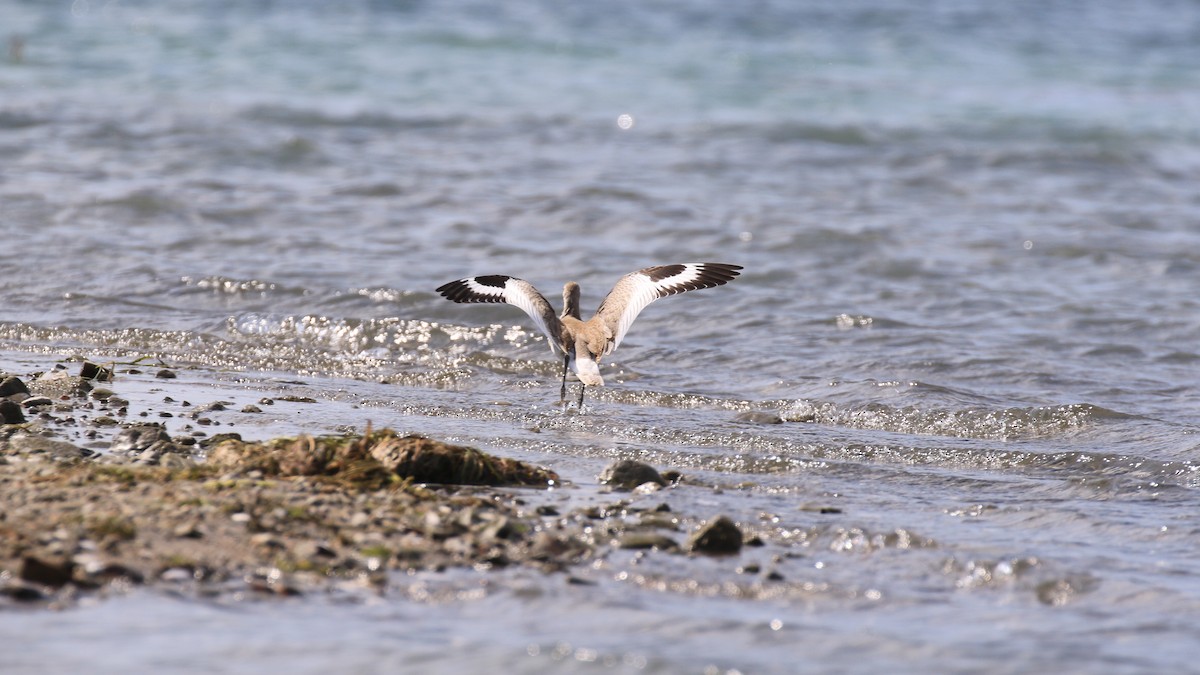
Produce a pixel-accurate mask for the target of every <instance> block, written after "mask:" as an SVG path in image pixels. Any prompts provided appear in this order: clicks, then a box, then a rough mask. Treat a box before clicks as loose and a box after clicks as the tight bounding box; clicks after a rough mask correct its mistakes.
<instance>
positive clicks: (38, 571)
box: [20, 555, 75, 588]
mask: <svg viewBox="0 0 1200 675" xmlns="http://www.w3.org/2000/svg"><path fill="white" fill-rule="evenodd" d="M74 571H75V563H73V562H71V561H70V560H58V561H54V562H47V561H45V560H42V559H41V558H37V557H35V556H31V555H27V556H25V557H24V558H23V559H22V560H21V572H20V577H21V580H22V581H28V582H29V583H31V584H41V585H43V586H53V587H54V588H58V587H60V586H65V585H67V584H69V583H70V582H71V575H72V574H73V573H74Z"/></svg>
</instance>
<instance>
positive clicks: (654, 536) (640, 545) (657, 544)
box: [617, 531, 679, 551]
mask: <svg viewBox="0 0 1200 675" xmlns="http://www.w3.org/2000/svg"><path fill="white" fill-rule="evenodd" d="M617 547H618V548H628V549H635V550H637V549H648V548H655V549H658V550H660V551H678V550H679V544H678V543H676V541H675V540H674V539H672V538H670V537H668V536H667V535H665V534H660V533H658V532H644V531H634V532H626V533H624V534H622V535H621V536H620V537H619V538H618V539H617Z"/></svg>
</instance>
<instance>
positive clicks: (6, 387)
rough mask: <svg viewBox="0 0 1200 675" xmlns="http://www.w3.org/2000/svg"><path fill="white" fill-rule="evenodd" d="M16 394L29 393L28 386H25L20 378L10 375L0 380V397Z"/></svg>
mask: <svg viewBox="0 0 1200 675" xmlns="http://www.w3.org/2000/svg"><path fill="white" fill-rule="evenodd" d="M17 394H24V395H25V396H28V395H29V387H27V386H25V383H24V382H22V381H21V379H20V378H18V377H15V376H12V375H10V376H8V377H6V378H4V379H3V380H0V397H9V396H14V395H17Z"/></svg>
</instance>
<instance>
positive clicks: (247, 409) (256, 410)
mask: <svg viewBox="0 0 1200 675" xmlns="http://www.w3.org/2000/svg"><path fill="white" fill-rule="evenodd" d="M242 412H244V413H260V412H262V408H260V407H258V406H256V405H254V404H250V405H246V406H242Z"/></svg>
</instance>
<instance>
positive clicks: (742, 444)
mask: <svg viewBox="0 0 1200 675" xmlns="http://www.w3.org/2000/svg"><path fill="white" fill-rule="evenodd" d="M1198 27H1200V6H1198V5H1196V4H1195V3H1191V2H1160V3H1140V4H1136V5H1130V4H1129V3H1118V2H1098V3H1097V2H1092V3H1053V4H1052V5H1046V4H1045V3H1033V2H1015V3H1003V4H996V3H985V2H945V3H924V4H920V5H914V4H913V3H907V2H900V1H898V0H875V1H874V2H868V3H855V4H854V5H853V6H846V7H842V6H836V7H835V6H826V5H824V4H823V3H771V2H761V3H745V4H739V3H732V4H730V3H716V2H704V3H690V4H689V5H688V6H687V7H677V6H676V5H674V4H669V3H661V4H659V3H645V2H608V3H602V4H595V5H591V4H588V5H583V6H579V7H570V8H567V7H560V6H559V5H558V3H552V2H532V1H530V2H519V3H506V4H504V5H502V6H496V5H494V3H472V2H465V1H464V2H454V3H451V2H445V3H436V2H428V3H422V2H408V3H383V2H342V3H336V4H330V3H288V4H286V5H274V4H267V3H262V4H255V5H253V6H246V4H245V3H224V2H178V3H170V4H169V5H158V4H153V3H139V2H124V3H102V2H87V1H86V0H77V1H76V2H74V3H70V4H65V3H54V4H51V5H44V4H42V3H28V2H15V1H13V0H7V1H3V2H0V40H3V41H5V44H4V47H5V49H4V51H3V52H2V53H0V57H6V58H3V59H0V236H2V237H3V242H2V244H0V269H3V270H4V271H5V273H4V274H3V275H2V278H0V350H3V351H2V354H3V360H4V365H5V368H6V369H9V370H15V371H16V372H29V371H32V370H40V369H44V368H46V367H48V366H49V365H50V364H51V363H52V362H53V360H54V359H61V358H65V357H68V356H71V355H76V354H78V355H84V356H87V357H90V358H100V359H118V360H120V359H133V358H138V357H151V358H157V359H162V360H164V361H165V362H168V363H171V364H173V365H177V366H178V367H180V368H181V373H182V374H184V376H185V377H186V378H191V380H193V381H194V382H195V383H197V384H196V386H204V385H203V384H202V383H205V382H208V383H215V384H214V385H212V386H215V387H217V388H219V389H220V390H221V391H222V392H223V393H222V395H223V396H224V395H230V392H232V395H233V397H234V398H236V397H237V396H238V395H242V396H245V397H247V398H249V399H250V400H253V399H255V398H257V392H258V391H260V390H269V389H270V388H272V387H277V386H279V383H280V382H293V381H303V382H304V383H305V385H304V386H305V387H306V388H307V390H308V391H310V392H312V393H313V395H314V396H316V397H317V398H320V399H322V400H323V401H326V403H324V404H323V405H324V406H325V408H324V410H325V411H326V412H325V413H324V416H323V417H322V418H321V419H315V420H305V421H299V420H296V419H294V418H284V417H282V416H281V415H282V414H280V415H277V416H276V417H273V418H271V419H269V420H268V421H265V422H263V421H256V420H253V419H241V418H238V417H237V416H236V415H235V414H232V413H231V414H230V416H229V417H228V418H227V419H228V421H229V422H230V423H234V424H236V425H237V426H238V428H239V429H240V430H241V431H242V433H243V434H246V435H255V434H254V432H255V430H256V429H257V431H258V432H259V433H260V434H262V435H264V436H265V435H268V434H270V433H276V432H295V431H298V430H301V429H302V430H306V431H310V432H323V431H332V430H334V429H337V428H342V427H345V426H361V425H362V424H364V423H365V421H366V419H367V418H369V419H371V420H373V422H374V423H375V424H377V425H380V424H386V425H389V426H393V427H395V428H398V429H404V430H411V431H420V432H423V433H428V434H430V435H434V436H437V437H442V438H449V439H454V440H460V441H464V442H470V443H473V444H476V445H479V446H482V447H485V448H487V449H490V450H493V451H495V452H500V453H506V454H510V455H514V456H519V457H521V458H524V459H533V460H535V461H538V462H540V463H543V464H546V465H548V466H550V467H551V468H554V469H555V470H558V471H559V472H560V473H562V474H563V475H564V476H565V477H567V478H569V479H570V480H572V481H574V482H575V483H576V487H574V488H566V489H564V493H565V494H566V495H567V497H568V498H571V499H587V498H591V497H589V495H591V494H592V493H591V492H590V490H591V489H592V488H591V487H590V486H592V485H593V484H594V476H595V474H596V473H597V472H598V471H599V469H600V468H601V467H603V466H604V464H606V463H607V462H608V461H609V460H611V459H612V458H613V457H617V456H630V457H636V458H640V459H644V460H646V461H650V462H652V463H655V464H656V465H659V466H663V467H669V468H675V469H678V470H681V471H683V472H684V473H685V474H687V475H688V476H690V477H693V478H694V479H695V481H696V485H693V486H688V487H684V488H680V489H678V490H676V491H674V492H673V493H672V494H671V495H670V500H671V501H672V506H673V507H675V508H676V509H677V510H686V509H689V508H690V509H691V510H692V511H693V512H696V513H709V512H723V513H728V514H730V515H731V516H732V517H734V518H735V519H737V520H738V521H739V522H741V523H743V524H744V525H745V526H747V527H748V528H750V529H754V530H757V531H761V532H762V533H763V534H764V535H765V536H766V537H767V538H768V539H769V541H772V542H783V541H787V542H791V543H790V544H788V545H786V546H785V545H783V544H778V543H773V544H772V545H771V546H769V547H767V548H766V549H764V551H763V552H761V553H759V552H755V551H750V552H748V553H746V554H743V556H742V558H743V560H741V561H740V562H741V563H746V564H749V563H757V564H760V565H762V566H763V567H764V568H772V569H776V570H777V571H778V572H779V573H780V574H781V575H782V576H783V577H784V581H783V582H781V583H778V584H774V585H773V584H771V583H766V582H764V581H762V580H761V579H760V578H759V577H755V576H754V575H733V577H734V578H735V581H736V583H734V582H729V584H732V585H729V584H726V581H728V579H729V578H730V576H731V574H732V573H731V571H730V570H731V569H732V567H734V566H736V565H737V564H738V563H734V562H728V561H726V562H725V563H710V562H709V561H704V560H692V559H686V558H680V557H678V556H662V557H655V556H649V557H647V558H646V559H645V560H641V561H633V560H626V559H623V558H621V557H620V556H617V557H615V558H614V559H612V560H610V561H609V562H608V563H606V565H604V566H601V567H599V568H596V569H587V570H583V571H581V572H580V574H581V575H583V576H585V577H586V578H587V579H588V580H590V581H592V582H594V585H591V586H581V587H576V586H568V585H565V584H564V581H563V579H562V578H561V577H541V576H539V575H527V574H523V573H503V574H491V575H482V576H474V575H471V574H466V575H464V576H462V577H461V578H460V577H456V576H451V577H450V578H442V577H434V578H432V579H422V580H418V581H414V582H412V584H414V585H415V587H416V588H417V591H420V589H421V588H424V587H423V586H421V584H432V585H434V586H439V585H440V587H444V588H445V589H447V590H445V592H444V593H441V594H434V595H432V596H431V595H430V594H428V593H424V592H417V591H412V590H411V589H412V588H413V587H414V586H412V585H405V584H404V583H402V584H401V585H402V586H403V587H404V588H408V589H409V590H410V591H411V592H402V593H399V594H397V596H398V597H392V598H388V599H385V600H382V601H380V602H379V603H377V604H371V605H368V606H360V605H357V604H350V605H346V604H342V603H339V602H336V601H331V602H325V601H322V600H311V601H309V602H306V603H290V602H288V603H278V604H275V603H268V604H263V605H260V604H250V605H247V606H244V607H234V608H213V607H208V606H203V605H198V604H197V603H194V602H177V601H174V600H167V599H163V598H161V597H158V596H155V595H154V594H153V593H134V594H133V595H131V596H129V597H127V598H123V599H119V600H111V601H105V602H103V603H100V604H98V605H88V606H85V607H82V608H80V609H79V610H76V611H72V612H68V613H66V614H61V615H59V614H54V615H47V614H40V615H39V614H34V615H29V614H20V615H10V616H7V617H0V623H3V625H4V629H3V630H2V631H0V633H2V634H3V635H5V636H6V637H5V638H4V639H5V640H20V641H21V643H22V644H23V645H24V651H23V653H22V655H21V656H20V657H19V659H20V660H19V661H16V662H12V661H10V662H9V665H12V666H17V667H20V668H24V669H29V670H32V669H34V668H36V667H37V666H38V665H39V664H40V665H44V664H46V663H58V664H60V665H62V667H64V668H65V667H68V666H69V665H70V664H69V663H68V662H67V661H65V660H63V659H66V658H67V657H61V656H58V650H59V646H60V645H61V644H62V643H61V641H57V642H56V641H54V640H50V639H48V638H47V637H46V633H47V632H51V633H53V634H54V635H55V636H56V637H59V636H61V637H62V638H65V639H69V640H71V641H72V642H73V643H74V644H76V645H77V646H79V647H80V650H81V652H82V653H87V654H88V659H89V664H91V665H93V666H94V667H97V668H101V669H103V668H105V667H107V668H109V669H112V670H116V669H119V668H121V667H122V665H128V664H131V663H157V664H160V665H163V666H164V667H168V668H173V669H180V670H212V669H217V668H221V669H226V668H234V669H244V670H247V671H250V670H255V669H260V668H262V667H267V665H268V664H269V666H270V667H272V668H278V667H281V666H287V667H288V668H290V669H292V670H306V669H308V670H318V669H320V668H322V667H323V666H322V664H325V665H332V664H334V663H336V664H339V665H341V664H356V667H357V668H358V669H360V670H364V671H368V670H384V669H387V668H388V667H389V664H391V665H393V666H394V665H396V664H397V663H400V662H404V661H405V659H411V658H419V659H420V660H421V661H422V667H423V669H425V670H429V671H443V672H444V671H449V670H451V669H454V670H458V669H460V667H464V666H465V667H471V666H473V665H474V666H478V667H479V668H480V669H481V668H482V667H483V665H482V664H485V663H486V664H487V667H488V668H489V669H491V668H499V669H503V670H509V671H522V670H523V671H537V670H541V669H545V668H548V667H552V666H553V667H556V668H562V667H567V666H571V667H573V668H574V669H576V670H580V671H591V670H595V669H601V670H618V671H619V670H632V671H639V672H667V671H703V670H704V669H706V668H710V669H716V670H717V671H724V670H732V669H741V670H743V671H745V672H759V671H763V672H769V671H774V672H784V671H789V670H792V669H797V668H799V669H812V670H820V671H830V670H832V671H869V670H878V669H879V668H880V667H881V666H883V665H884V664H886V665H887V667H888V668H889V669H900V670H924V669H926V668H927V667H930V666H932V667H935V668H936V669H938V670H943V671H968V670H978V669H986V670H991V671H1011V672H1017V671H1021V672H1024V671H1029V670H1058V671H1094V672H1121V671H1125V672H1139V671H1145V672H1150V671H1157V672H1164V671H1182V670H1188V669H1192V668H1194V665H1193V663H1192V657H1193V656H1194V651H1195V650H1194V645H1195V644H1197V639H1198V638H1200V634H1198V632H1197V630H1196V629H1195V627H1194V626H1193V625H1192V623H1193V622H1191V621H1189V620H1188V617H1190V616H1194V615H1195V613H1196V611H1197V610H1200V565H1197V563H1196V562H1195V555H1194V541H1195V535H1196V533H1197V527H1196V521H1195V518H1194V515H1193V514H1194V513H1195V512H1196V510H1197V507H1198V506H1200V493H1198V491H1197V490H1198V488H1200V472H1198V468H1197V467H1198V465H1200V436H1198V435H1197V430H1198V429H1200V427H1198V426H1197V424H1196V423H1195V412H1196V410H1197V409H1198V404H1200V390H1198V389H1197V386H1196V373H1197V372H1198V371H1197V366H1198V364H1200V349H1198V347H1197V343H1196V335H1197V334H1198V332H1200V311H1198V310H1200V300H1197V296H1196V292H1195V290H1196V289H1197V288H1198V287H1200V230H1198V229H1197V227H1196V223H1197V222H1200V197H1198V196H1197V195H1198V193H1197V191H1196V189H1195V186H1196V185H1197V184H1200V124H1198V123H1197V120H1200V93H1198V92H1200V74H1198V71H1197V70H1196V69H1195V67H1194V65H1195V63H1197V62H1200V40H1197V39H1196V37H1197V30H1198ZM622 115H624V116H627V117H624V118H622V117H621V116H622ZM619 119H620V120H622V122H621V123H620V124H619V123H618V120H619ZM689 260H718V261H722V262H732V263H737V264H741V265H744V266H745V267H746V271H745V273H744V275H743V276H742V277H741V278H739V279H738V280H737V281H736V282H734V283H733V284H731V285H729V286H728V287H725V288H720V289H713V290H707V291H703V292H698V293H695V294H689V295H686V296H683V297H680V298H672V299H669V300H665V301H663V302H661V303H657V304H655V305H652V306H651V307H650V308H648V309H647V310H646V311H645V312H644V313H643V315H642V317H641V318H640V319H639V320H638V323H637V324H636V325H635V326H634V328H633V330H632V331H631V332H630V335H629V337H628V339H627V340H626V341H625V342H624V343H623V344H622V345H621V348H620V350H619V351H618V352H616V353H615V354H614V355H613V356H612V357H611V358H610V360H609V361H608V362H607V363H606V365H605V367H604V373H605V376H606V379H607V381H608V383H609V386H608V387H606V388H605V389H603V390H601V391H595V390H593V391H589V395H588V400H589V402H590V404H589V407H588V410H587V411H586V413H587V414H584V415H563V414H561V413H559V412H558V411H557V409H556V406H555V405H554V404H555V402H556V401H557V392H558V386H557V381H556V377H557V371H556V365H557V364H556V363H555V360H554V359H553V358H552V357H551V356H550V353H549V351H548V350H547V348H546V344H545V341H544V340H543V339H542V338H541V336H540V335H538V334H537V333H536V331H535V330H534V329H533V328H532V325H531V323H530V322H529V321H527V320H525V318H524V317H523V316H522V315H521V314H520V312H518V311H517V310H515V309H513V308H510V307H493V306H461V305H454V304H451V303H448V302H445V301H444V300H442V299H441V298H440V297H438V296H437V295H436V294H435V293H433V291H432V289H434V288H436V287H437V286H438V285H440V284H441V283H444V282H445V281H449V280H452V279H455V278H459V277H462V276H466V275H468V274H488V273H493V274H497V273H498V274H514V275H518V276H521V277H523V278H526V279H528V280H529V281H531V282H533V283H534V284H536V285H538V286H539V287H540V288H541V289H542V290H543V291H544V292H545V293H546V294H547V296H549V297H551V298H553V299H554V301H555V303H556V304H557V296H558V289H559V288H560V287H561V284H562V283H563V282H565V281H567V280H576V281H579V282H580V283H581V284H582V286H583V291H584V298H583V302H584V307H585V310H586V309H589V308H594V307H595V306H596V305H598V303H599V301H600V299H601V298H602V296H603V294H604V293H605V292H606V291H607V289H608V288H609V286H610V285H611V283H612V282H613V281H615V280H616V278H617V277H618V276H619V275H620V274H623V273H625V272H627V271H631V270H633V269H637V268H639V267H642V266H645V265H650V264H660V263H670V262H682V261H689ZM240 402H241V401H239V403H240ZM356 406H357V407H356ZM746 410H766V411H772V412H776V413H778V414H780V415H781V416H783V417H784V418H785V419H787V420H789V422H788V423H787V424H784V425H778V426H750V425H745V424H741V423H738V422H736V421H735V420H734V417H735V415H736V414H737V413H738V412H742V411H746ZM255 425H258V426H257V427H256V426H255ZM534 428H536V429H538V430H539V431H537V432H535V431H533V429H534ZM709 485H716V486H720V487H721V488H722V489H721V490H720V491H717V492H714V491H713V490H711V489H710V488H708V487H705V486H709ZM572 490H573V491H574V492H572ZM572 495H574V496H572ZM813 505H828V506H833V507H836V508H838V509H840V510H841V513H840V514H820V513H818V512H817V511H815V510H812V508H811V507H812V506H813ZM774 555H781V556H782V557H781V558H780V559H779V560H774V559H773V558H772V556H774ZM723 580H724V581H723ZM496 616H520V617H522V619H521V620H519V621H512V622H508V621H506V622H505V623H504V624H503V625H502V626H500V625H497V623H496V620H495V617H496ZM417 621H419V622H422V623H420V625H422V626H426V625H427V626H429V628H428V629H425V628H421V629H420V630H418V631H417V632H416V633H413V632H411V631H412V630H413V629H412V626H414V622H417ZM264 625H269V626H270V627H271V628H270V630H265V629H263V628H262V627H263V626H264ZM247 633H254V634H255V635H256V636H257V639H256V640H254V641H253V642H252V643H249V642H248V641H247V640H246V638H245V636H246V634H247ZM130 634H134V635H138V636H140V637H141V638H144V639H139V640H137V641H135V642H133V643H132V644H131V642H130V640H129V638H128V637H127V636H128V635H130ZM331 635H332V636H336V637H337V639H331V638H321V637H320V636H331ZM179 636H186V638H187V642H189V643H194V644H196V645H203V647H204V649H200V648H199V647H197V651H195V652H194V653H188V652H187V651H186V650H184V651H183V652H180V651H179V650H180V642H179ZM306 644H320V645H322V648H321V649H320V650H300V649H297V646H298V645H306ZM314 651H315V652H317V653H319V656H314ZM181 653H182V654H184V656H186V657H187V658H185V659H182V660H181V659H179V658H177V656H178V654H181ZM5 658H9V657H5ZM322 659H327V660H328V663H326V662H325V661H322ZM0 663H2V661H0Z"/></svg>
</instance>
